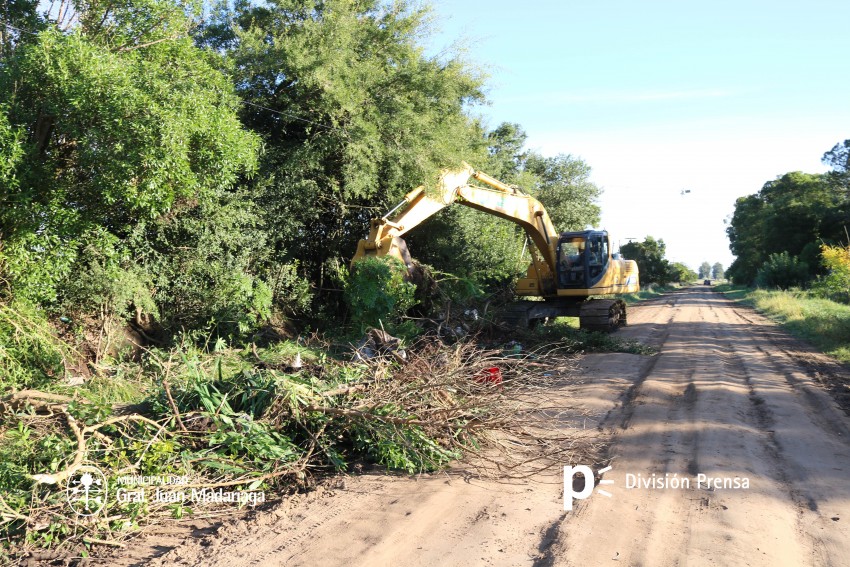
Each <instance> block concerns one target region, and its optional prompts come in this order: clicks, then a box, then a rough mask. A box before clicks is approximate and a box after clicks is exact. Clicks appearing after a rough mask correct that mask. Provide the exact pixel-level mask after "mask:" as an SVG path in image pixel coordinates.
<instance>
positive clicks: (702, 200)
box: [431, 0, 850, 268]
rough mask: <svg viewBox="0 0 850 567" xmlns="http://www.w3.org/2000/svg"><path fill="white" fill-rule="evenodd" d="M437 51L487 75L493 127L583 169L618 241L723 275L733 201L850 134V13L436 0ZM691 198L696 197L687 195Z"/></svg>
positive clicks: (788, 6)
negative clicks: (460, 53) (520, 132)
mask: <svg viewBox="0 0 850 567" xmlns="http://www.w3.org/2000/svg"><path fill="white" fill-rule="evenodd" d="M433 7H434V16H435V28H436V34H435V35H434V37H433V38H432V39H431V42H432V46H433V47H432V49H434V50H435V51H438V50H440V49H443V48H447V47H449V46H451V45H452V44H456V43H457V44H459V45H460V46H462V47H463V48H464V49H465V51H466V57H467V59H468V60H469V61H470V62H471V63H473V64H474V65H476V66H477V67H479V68H480V69H482V70H484V71H485V72H486V73H487V74H488V76H489V80H488V90H487V93H488V98H489V99H490V105H488V106H485V107H479V108H476V109H475V110H474V112H475V113H477V114H479V115H481V116H482V117H484V119H485V121H486V123H487V124H488V125H490V126H491V127H494V126H496V125H498V124H499V123H500V122H503V121H509V122H517V123H519V124H521V125H522V126H523V127H524V128H525V130H526V131H527V133H528V135H529V140H528V145H529V146H530V147H531V148H535V149H537V150H539V151H541V152H542V153H543V154H545V155H554V154H558V153H567V154H572V155H575V156H579V157H581V158H582V159H584V160H585V161H586V162H587V163H588V164H589V165H590V166H591V167H592V168H593V174H592V180H593V181H594V182H595V183H597V184H598V185H599V186H601V187H602V188H603V189H604V193H603V196H602V198H601V199H600V205H601V206H602V210H603V213H602V222H601V226H602V227H603V228H606V229H608V231H609V232H610V233H611V234H612V236H613V238H614V240H615V241H616V240H623V241H625V239H626V238H628V237H635V238H638V239H642V238H643V237H645V236H646V235H652V236H655V237H656V238H663V239H664V241H665V242H666V244H667V256H668V258H669V259H671V260H676V261H682V262H685V263H687V264H689V265H690V266H691V267H693V268H696V267H697V266H698V265H699V264H700V263H701V262H702V261H703V260H707V261H709V262H711V263H714V262H716V261H719V262H721V263H722V264H723V265H724V266H728V265H729V264H730V263H731V261H732V259H733V257H732V255H731V253H730V252H729V247H728V241H727V239H726V235H725V225H724V224H723V220H724V218H725V217H726V216H727V215H729V214H730V213H731V212H732V211H733V209H734V203H735V199H736V198H737V197H740V196H743V195H748V194H751V193H755V192H757V191H758V190H759V189H760V188H761V186H762V185H763V184H764V183H765V182H766V181H768V180H771V179H774V178H775V177H776V176H778V175H781V174H783V173H785V172H788V171H806V172H810V173H815V172H821V171H825V170H826V168H825V167H824V166H823V165H822V164H821V162H820V158H821V156H822V155H823V153H824V152H825V151H827V150H828V149H830V148H831V147H832V146H833V145H834V144H836V143H837V142H839V141H842V140H844V139H847V138H850V104H848V101H850V96H849V95H850V72H848V71H850V57H848V55H850V32H848V30H849V29H850V2H837V1H832V2H823V1H821V2H818V1H808V2H803V1H798V2H784V1H774V2H761V1H759V2H755V1H753V2H747V1H744V0H742V1H739V2H726V1H714V2H707V3H695V2H682V1H680V2H660V1H659V2H655V1H645V2H634V1H632V2H625V1H618V0H617V1H608V2H574V1H564V2H553V1H549V2H524V3H523V2H516V1H513V2H506V1H501V0H498V1H487V2H485V1H481V0H467V1H463V2H451V1H449V0H435V2H434V3H433ZM684 189H688V190H690V191H691V192H690V193H688V194H686V195H682V194H681V192H682V190H684Z"/></svg>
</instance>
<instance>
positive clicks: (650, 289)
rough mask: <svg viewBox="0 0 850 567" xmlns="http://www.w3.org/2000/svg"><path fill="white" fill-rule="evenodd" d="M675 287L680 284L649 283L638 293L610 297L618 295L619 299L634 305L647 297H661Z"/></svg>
mask: <svg viewBox="0 0 850 567" xmlns="http://www.w3.org/2000/svg"><path fill="white" fill-rule="evenodd" d="M674 289H678V286H676V285H666V286H660V285H655V284H649V285H648V286H646V287H644V288H643V289H641V290H640V291H638V292H636V293H627V294H624V295H617V296H610V297H616V298H618V299H622V300H623V301H625V302H626V304H627V305H632V304H635V303H640V302H641V301H646V300H647V299H652V298H654V297H659V296H661V295H664V294H665V293H669V292H671V291H673V290H674Z"/></svg>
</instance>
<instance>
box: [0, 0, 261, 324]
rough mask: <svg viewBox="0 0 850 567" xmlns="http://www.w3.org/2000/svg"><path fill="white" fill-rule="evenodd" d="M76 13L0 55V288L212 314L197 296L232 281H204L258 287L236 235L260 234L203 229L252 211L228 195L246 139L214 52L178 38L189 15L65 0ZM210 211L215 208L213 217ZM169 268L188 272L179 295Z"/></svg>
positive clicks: (235, 227) (49, 297)
mask: <svg viewBox="0 0 850 567" xmlns="http://www.w3.org/2000/svg"><path fill="white" fill-rule="evenodd" d="M76 15H77V18H76V19H75V20H74V22H75V23H74V24H73V25H71V26H70V27H69V29H67V30H65V31H63V30H62V29H60V26H58V25H56V24H55V22H52V21H51V20H49V19H47V20H44V21H43V22H42V24H43V27H44V31H41V32H40V33H38V34H37V35H35V36H32V37H30V38H29V39H28V40H27V41H25V42H22V43H21V44H20V45H18V46H17V47H16V48H15V50H14V51H13V52H12V53H11V54H9V55H8V56H7V57H5V58H4V61H3V65H2V66H0V101H3V106H2V114H3V120H0V131H2V132H0V135H2V136H3V137H4V138H6V139H7V140H11V141H12V145H13V147H14V149H6V150H5V151H4V152H3V155H12V157H13V158H14V160H10V159H8V158H7V159H3V160H2V161H3V162H5V164H6V165H8V164H9V163H12V167H11V168H9V167H5V166H4V167H3V168H2V171H3V175H4V178H5V179H7V180H8V179H13V182H7V183H4V186H3V191H2V194H0V199H2V203H3V206H2V208H0V238H2V241H3V249H2V251H0V255H2V262H1V263H2V269H3V270H4V272H5V273H4V274H2V276H3V279H4V280H6V281H7V282H9V287H8V290H7V291H8V292H9V293H12V294H13V295H15V296H17V297H21V298H26V299H29V300H31V301H36V302H41V303H43V304H46V303H51V302H56V301H58V300H61V301H63V302H64V303H65V304H66V305H69V306H71V307H73V306H74V305H77V306H78V307H82V305H80V301H82V298H83V296H85V297H88V298H89V299H91V298H94V297H97V298H101V299H103V298H105V297H108V298H112V299H113V300H115V302H117V304H116V305H114V306H113V307H114V309H115V311H116V314H118V315H120V316H124V315H125V314H126V315H127V316H129V314H130V313H132V312H133V311H136V312H137V315H138V310H139V309H141V308H144V310H148V311H156V313H155V315H156V316H159V315H161V314H164V313H166V312H169V311H173V310H174V309H178V310H180V309H183V308H186V309H188V310H190V311H192V312H194V313H195V315H197V317H200V318H202V319H209V318H214V317H218V316H220V314H219V313H218V310H217V309H211V310H210V309H207V308H206V307H209V306H208V305H206V306H205V301H206V298H209V297H210V296H212V295H216V294H215V293H214V289H216V288H218V287H220V286H222V285H225V286H226V284H223V283H222V282H227V281H231V282H237V281H238V282H239V283H234V284H233V285H234V286H236V287H231V288H230V289H226V290H221V291H220V294H221V295H224V296H228V297H230V299H231V300H232V305H233V306H239V305H242V306H243V307H244V309H243V310H245V311H250V310H251V309H253V307H252V306H254V305H255V303H256V302H255V300H256V299H257V297H256V293H257V292H259V293H260V295H262V290H259V288H258V287H257V286H261V287H262V284H261V282H259V281H258V280H255V278H254V275H253V274H252V271H251V266H250V262H249V261H247V260H246V259H245V252H244V246H246V245H247V246H259V245H261V243H262V239H260V240H259V241H258V240H257V239H256V238H255V239H253V240H252V241H243V242H241V243H239V244H236V242H235V241H233V242H232V243H231V244H232V248H228V247H227V246H224V247H221V246H219V247H214V246H211V242H210V240H209V239H206V238H205V235H206V234H210V233H214V234H217V236H218V238H219V240H226V239H227V238H228V236H234V235H239V234H242V233H244V232H246V229H247V227H248V226H251V225H255V224H257V222H258V221H257V219H252V218H249V217H251V215H252V214H253V213H251V212H250V211H249V209H248V208H245V207H242V206H241V205H240V204H239V203H237V202H235V201H234V199H233V198H232V195H233V190H234V188H235V186H236V184H237V182H238V180H239V179H241V178H242V176H243V175H245V174H249V173H250V172H252V171H253V170H254V169H255V167H256V159H257V152H258V149H259V140H258V139H257V138H256V137H255V136H253V135H252V134H250V133H248V132H246V131H245V130H244V129H243V127H242V125H241V124H240V121H239V119H238V116H237V109H238V107H239V102H238V99H237V98H236V96H235V94H234V92H233V87H232V86H231V84H230V81H229V79H228V78H227V77H226V76H225V75H223V74H222V73H221V72H220V71H218V70H217V69H216V65H217V59H216V58H215V57H214V56H212V55H211V54H210V53H207V52H205V51H203V50H201V49H199V48H197V47H196V46H195V45H194V42H193V40H192V38H190V37H189V35H188V31H189V29H191V27H192V26H193V25H194V21H193V12H192V11H191V9H189V8H187V7H186V6H183V5H180V4H176V3H173V2H170V1H166V0H138V1H131V2H127V3H124V4H115V5H113V4H110V3H104V2H90V3H79V4H77V5H76ZM10 152H11V154H10ZM220 209H227V210H229V212H230V214H229V215H228V218H226V219H220V221H215V220H213V219H215V218H216V217H215V215H214V214H212V213H213V211H217V210H220ZM235 209H238V210H239V212H236V210H235ZM157 227H159V228H157ZM252 242H254V243H257V244H256V245H254V244H252ZM236 249H238V250H239V251H238V252H235V253H236V254H237V255H238V254H241V255H242V256H241V258H242V259H240V260H235V259H234V258H235V256H234V255H233V253H234V251H235V250H236ZM202 258H206V259H207V261H206V262H204V261H203V260H201V259H202ZM199 260H200V262H201V263H203V264H204V266H203V268H201V267H200V266H199V270H200V271H198V272H196V271H195V270H194V268H193V266H195V265H197V264H196V262H198V261H199ZM216 267H218V268H220V269H216ZM86 273H91V274H95V273H96V274H101V275H102V276H103V277H100V278H90V279H91V281H92V285H93V286H95V287H98V286H100V287H98V289H95V288H89V289H87V290H84V289H81V288H80V281H81V278H80V274H86ZM180 278H190V279H191V286H193V288H194V291H193V293H194V296H195V300H194V303H193V305H192V306H191V307H190V306H188V305H187V304H181V302H180V301H179V297H180V293H179V292H178V289H179V287H180V286H181V285H183V284H180V283H178V280H180ZM98 280H102V281H100V282H98ZM109 282H112V288H111V290H104V289H101V288H102V287H103V285H105V284H106V283H109ZM119 282H123V283H119ZM131 283H132V285H131ZM126 286H130V287H132V288H133V290H134V291H133V293H130V294H129V295H128V294H126V293H124V292H123V291H122V289H121V288H122V287H126ZM236 288H239V289H240V290H243V292H242V293H236V292H235V289H236ZM119 297H120V298H123V299H121V300H120V301H119V300H118V298H119ZM86 301H88V299H87V300H86ZM240 301H243V303H242V304H240ZM83 303H85V301H83ZM156 305H159V307H160V308H159V309H157V308H155V307H154V306H156ZM134 308H135V309H134ZM235 308H237V309H238V308H239V307H235ZM231 310H232V309H231ZM148 315H154V313H149V314H148ZM177 319H178V320H179V319H181V318H180V317H177ZM192 319H193V321H194V317H192ZM174 324H175V325H178V326H179V321H175V322H174Z"/></svg>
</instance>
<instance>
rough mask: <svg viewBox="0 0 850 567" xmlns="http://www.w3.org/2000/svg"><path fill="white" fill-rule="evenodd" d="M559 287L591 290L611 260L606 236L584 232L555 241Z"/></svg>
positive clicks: (571, 234) (562, 235)
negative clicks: (556, 242) (556, 245)
mask: <svg viewBox="0 0 850 567" xmlns="http://www.w3.org/2000/svg"><path fill="white" fill-rule="evenodd" d="M557 254H558V287H559V288H562V289H571V288H572V289H586V288H590V287H593V286H594V285H595V284H596V283H598V282H599V280H601V279H602V276H603V275H604V274H605V270H606V269H607V268H608V263H609V261H610V260H611V255H610V248H609V246H608V233H607V232H605V231H596V230H585V231H581V232H564V233H562V234H561V237H560V238H559V239H558V250H557Z"/></svg>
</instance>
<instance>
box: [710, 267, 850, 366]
mask: <svg viewBox="0 0 850 567" xmlns="http://www.w3.org/2000/svg"><path fill="white" fill-rule="evenodd" d="M714 289H715V291H718V292H720V293H723V294H724V295H725V296H726V297H728V298H729V299H733V300H735V301H739V302H741V303H743V304H745V305H749V306H751V307H754V308H755V309H756V310H758V311H760V312H762V313H764V314H765V315H767V316H768V317H770V318H771V319H772V320H774V321H776V322H777V323H779V324H780V325H781V326H782V328H783V329H785V330H787V331H788V332H789V333H791V334H792V335H794V336H796V337H799V338H802V339H804V340H806V341H808V342H810V343H811V344H813V345H814V346H815V347H817V348H818V350H820V351H822V352H824V353H826V354H828V355H829V356H832V357H835V358H836V359H838V360H839V361H841V362H843V363H844V364H850V305H845V304H843V303H837V302H835V301H831V300H828V299H821V298H818V297H812V295H811V294H810V293H809V292H807V291H803V290H787V291H783V290H765V289H749V288H746V287H743V286H732V285H728V284H726V285H719V286H716V287H715V288H714Z"/></svg>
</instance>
